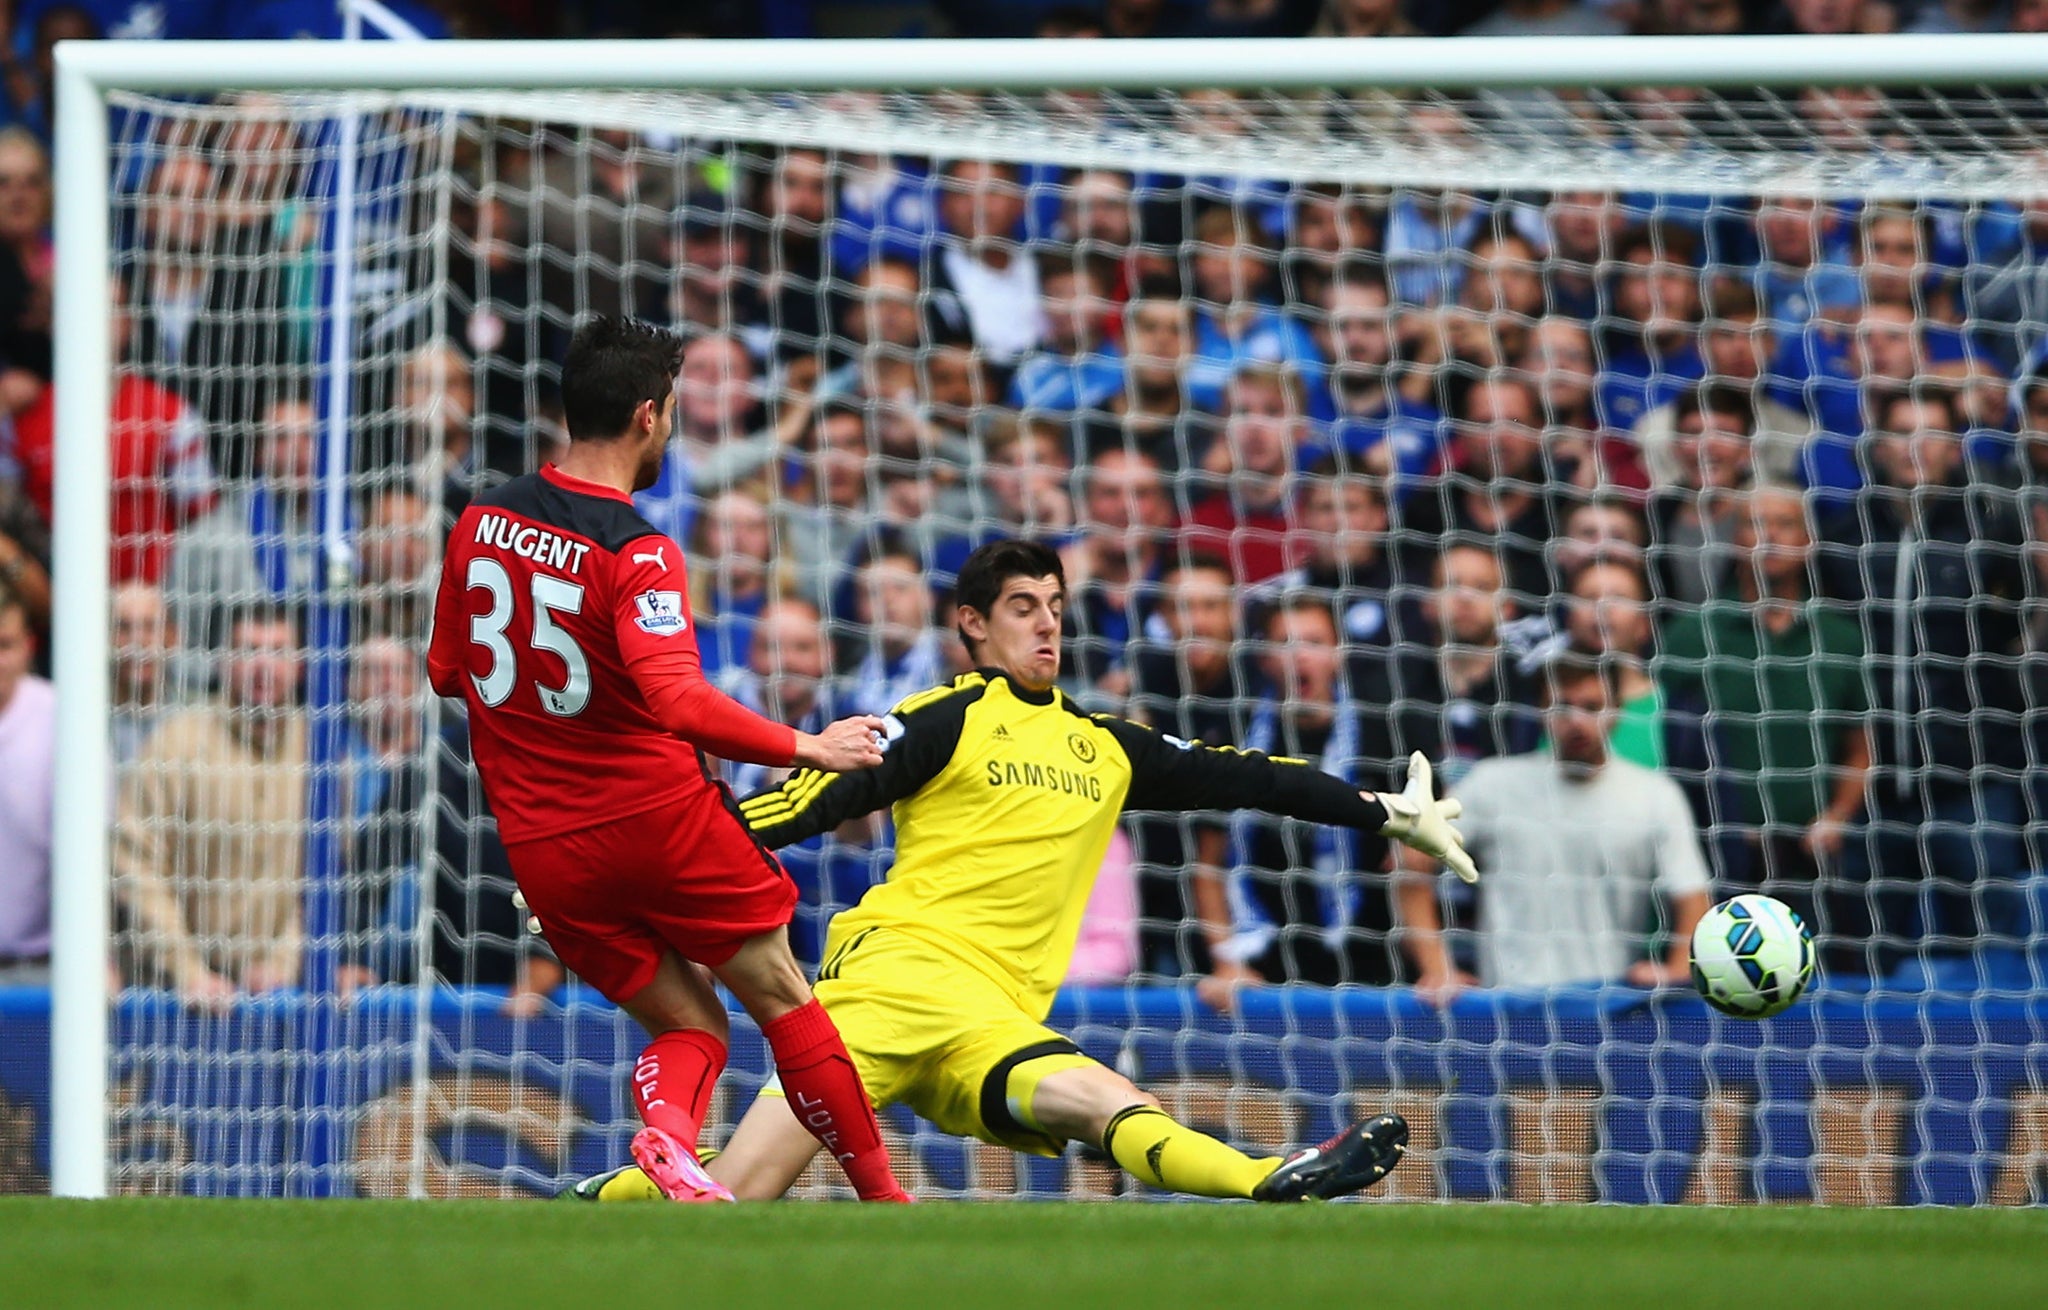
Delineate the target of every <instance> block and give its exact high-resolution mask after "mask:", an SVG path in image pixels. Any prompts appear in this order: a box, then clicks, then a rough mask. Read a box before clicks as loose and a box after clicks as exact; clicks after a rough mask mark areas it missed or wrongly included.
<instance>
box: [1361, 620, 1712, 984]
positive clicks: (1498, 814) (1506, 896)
mask: <svg viewBox="0 0 2048 1310" xmlns="http://www.w3.org/2000/svg"><path fill="white" fill-rule="evenodd" d="M1543 681H1544V687H1545V691H1544V720H1545V725H1546V728H1547V731H1548V734H1549V737H1550V746H1549V748H1548V749H1547V750H1541V751H1536V752H1532V753H1529V754H1524V755H1514V756H1509V757H1505V758H1501V759H1493V760H1485V761H1482V762H1481V763H1479V764H1477V765H1475V766H1474V767H1473V769H1472V771H1471V773H1470V774H1468V775H1467V776H1466V777H1465V778H1463V779H1461V780H1460V781H1458V782H1457V783H1455V784H1453V785H1452V787H1451V792H1452V794H1453V795H1454V796H1455V797H1457V799H1459V800H1460V801H1463V802H1464V806H1465V813H1464V817H1463V819H1462V820H1461V821H1460V824H1461V827H1462V829H1463V831H1464V832H1465V834H1466V840H1467V844H1468V845H1469V846H1471V847H1474V848H1476V849H1477V850H1479V851H1484V852H1486V855H1485V857H1480V856H1478V855H1476V854H1475V856H1474V858H1475V859H1479V858H1484V859H1485V863H1484V864H1482V865H1481V866H1480V867H1481V868H1483V869H1485V870H1486V882H1485V884H1484V886H1483V887H1482V888H1481V889H1480V897H1481V905H1480V916H1479V928H1478V933H1477V950H1478V961H1477V962H1478V971H1477V977H1476V978H1475V977H1474V976H1473V975H1472V974H1471V973H1468V972H1466V971H1465V970H1463V969H1460V968H1459V967H1458V966H1457V965H1456V964H1455V963H1454V962H1453V960H1452V958H1451V956H1450V953H1449V952H1448V950H1447V949H1446V943H1445V940H1444V936H1443V932H1442V925H1443V919H1442V916H1441V914H1440V913H1439V910H1438V904H1437V889H1436V887H1435V886H1434V885H1433V884H1432V881H1431V879H1430V877H1429V875H1430V874H1432V873H1433V872H1434V871H1435V870H1434V865H1433V864H1432V863H1431V862H1430V861H1428V860H1427V859H1412V858H1407V857H1405V856H1404V857H1403V865H1404V867H1405V870H1406V875H1407V876H1405V877H1403V878H1402V879H1401V880H1400V881H1399V884H1398V887H1397V891H1396V896H1397V898H1398V900H1399V905H1400V917H1401V934H1402V944H1403V946H1404V948H1405V949H1406V951H1407V953H1408V957H1409V959H1410V960H1411V961H1412V962H1413V964H1414V967H1415V970H1416V975H1417V976H1416V981H1415V985H1416V989H1417V990H1418V991H1419V992H1421V994H1422V995H1423V996H1424V997H1425V998H1426V999H1428V1000H1430V1001H1433V1002H1435V1003H1438V1004H1442V1003H1444V1002H1446V1001H1448V1000H1450V999H1451V998H1452V997H1454V996H1456V995H1457V994H1458V992H1459V991H1460V990H1462V989H1463V988H1465V987H1468V986H1471V985H1472V984H1473V983H1474V982H1477V983H1479V984H1480V985H1483V986H1487V987H1517V988H1522V987H1557V986H1568V985H1572V984H1586V983H1595V984H1606V983H1615V982H1627V983H1631V984H1634V985H1638V986H1649V987H1663V986H1671V985H1674V984H1681V983H1683V982H1684V981H1685V978H1686V969H1687V962H1688V958H1689V955H1688V952H1689V947H1690V942H1691V938H1692V929H1693V925H1694V924H1696V923H1698V922H1699V919H1700V916H1701V915H1702V914H1704V913H1705V912H1706V909H1707V890H1708V876H1707V866H1706V862H1705V861H1704V860H1703V859H1701V857H1700V848H1699V843H1698V840H1697V838H1696V837H1695V835H1694V831H1693V817H1692V812H1691V811H1690V810H1689V809H1688V808H1687V807H1686V802H1685V796H1684V794H1683V793H1682V792H1681V791H1680V790H1679V788H1678V785H1677V784H1676V783H1674V782H1673V781H1672V780H1671V779H1669V778H1667V777H1664V776H1663V775H1662V774H1659V773H1656V772H1654V771H1652V770H1650V769H1646V768H1644V767H1642V766H1641V765H1639V764H1635V763H1632V762H1630V761H1628V760H1626V759H1622V758H1620V757H1619V756H1617V755H1615V754H1614V753H1613V752H1612V751H1611V750H1610V749H1609V747H1608V735H1609V730H1610V728H1611V725H1612V722H1613V718H1614V714H1615V700H1616V697H1615V690H1614V686H1613V682H1612V678H1611V676H1610V674H1609V673H1608V671H1607V670H1606V669H1604V668H1603V667H1602V665H1601V664H1600V662H1599V661H1598V660H1597V659H1596V658H1593V657H1588V656H1581V655H1577V654H1576V653H1572V652H1567V653H1565V654H1564V655H1561V656H1559V657H1557V658H1555V659H1553V660H1552V661H1551V662H1550V664H1549V666H1548V667H1547V668H1546V670H1545V677H1544V680H1543ZM1651 925H1654V927H1653V926H1651ZM1660 939H1661V941H1662V942H1663V943H1664V944H1663V946H1662V949H1661V950H1659V949H1657V948H1658V945H1659V941H1660Z"/></svg>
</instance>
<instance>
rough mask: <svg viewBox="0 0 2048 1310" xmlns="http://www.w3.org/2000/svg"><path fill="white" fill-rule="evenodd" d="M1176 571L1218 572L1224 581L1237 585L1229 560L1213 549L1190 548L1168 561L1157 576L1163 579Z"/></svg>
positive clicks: (1235, 575)
mask: <svg viewBox="0 0 2048 1310" xmlns="http://www.w3.org/2000/svg"><path fill="white" fill-rule="evenodd" d="M1176 573H1220V574H1222V575H1223V578H1224V580H1225V581H1226V582H1228V583H1230V584H1231V585H1232V586H1236V585H1237V574H1236V573H1235V572H1233V571H1232V570H1231V567H1230V561H1229V560H1227V559H1225V558H1223V557H1222V556H1221V555H1218V554H1217V553H1216V552H1215V551H1213V550H1191V551H1189V552H1188V553H1187V554H1185V555H1183V556H1181V558H1179V559H1177V560H1174V561H1173V562H1171V563H1169V564H1168V565H1167V566H1166V568H1165V570H1164V571H1163V572H1161V573H1160V575H1159V576H1160V577H1161V578H1162V579H1165V578H1170V577H1172V576H1173V575H1174V574H1176Z"/></svg>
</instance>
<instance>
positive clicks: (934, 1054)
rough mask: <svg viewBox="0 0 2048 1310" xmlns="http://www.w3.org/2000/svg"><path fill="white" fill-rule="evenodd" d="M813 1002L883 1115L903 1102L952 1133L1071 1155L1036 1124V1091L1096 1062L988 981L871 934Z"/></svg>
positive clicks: (847, 953)
mask: <svg viewBox="0 0 2048 1310" xmlns="http://www.w3.org/2000/svg"><path fill="white" fill-rule="evenodd" d="M817 994H818V1001H819V1003H820V1004H822V1005H823V1006H824V1007H825V1011H826V1013H828V1014H830V1015H831V1016H832V1022H833V1023H835V1024H837V1025H838V1026H839V1034H840V1036H841V1037H843V1038H844V1039H845V1041H846V1049H847V1051H848V1053H849V1054H851V1055H852V1056H853V1063H854V1066H855V1068H857V1069H858V1070H859V1071H860V1077H861V1082H862V1083H863V1084H865V1085H866V1087H867V1090H868V1099H869V1100H871V1101H873V1102H874V1104H875V1108H876V1109H880V1108H882V1107H883V1106H885V1105H907V1106H909V1107H910V1108H911V1109H912V1110H913V1111H915V1112H916V1113H917V1114H919V1115H921V1116H922V1117H924V1118H926V1119H929V1120H930V1121H931V1122H932V1123H933V1124H935V1125H936V1126H937V1127H938V1128H940V1129H941V1130H943V1131H945V1132H949V1133H953V1134H955V1135H957V1136H961V1137H976V1138H980V1139H981V1140H982V1141H984V1142H993V1143H995V1144H996V1145H998V1146H1006V1147H1008V1148H1010V1149H1011V1150H1013V1151H1023V1152H1026V1153H1028V1154H1031V1155H1047V1156H1056V1155H1058V1154H1059V1153H1060V1151H1061V1150H1062V1149H1063V1148H1064V1146H1065V1142H1063V1141H1062V1140H1060V1139H1058V1138H1055V1137H1051V1136H1048V1135H1047V1134H1046V1133H1045V1132H1044V1131H1043V1130H1041V1129H1040V1128H1039V1127H1038V1126H1037V1124H1036V1123H1035V1122H1033V1121H1032V1119H1031V1117H1030V1104H1031V1095H1032V1093H1033V1092H1034V1091H1035V1090H1036V1089H1037V1086H1038V1083H1039V1082H1040V1081H1041V1080H1043V1079H1044V1078H1045V1077H1047V1076H1048V1075H1050V1074H1054V1073H1057V1072H1059V1071H1060V1070H1062V1069H1074V1068H1081V1067H1084V1066H1087V1065H1091V1064H1094V1063H1095V1061H1093V1060H1091V1059H1089V1058H1088V1057H1087V1056H1085V1055H1083V1054H1081V1051H1080V1048H1079V1047H1077V1046H1075V1045H1074V1044H1073V1042H1071V1041H1069V1040H1067V1038H1065V1037H1063V1036H1061V1035H1060V1034H1059V1033H1056V1032H1054V1031H1053V1030H1052V1029H1050V1028H1048V1027H1046V1026H1045V1025H1044V1024H1042V1023H1040V1022H1039V1021H1038V1020H1036V1019H1034V1018H1032V1017H1031V1016H1030V1015H1028V1014H1026V1013H1025V1012H1024V1011H1023V1010H1022V1009H1020V1008H1019V1007H1018V1005H1017V1003H1016V1002H1015V1001H1014V1000H1012V999H1011V998H1010V996H1009V994H1008V993H1007V992H1005V991H1004V990H1003V989H1002V988H1001V987H1000V986H998V985H997V984H996V983H995V982H994V981H993V980H992V979H990V978H988V977H987V976H985V975H984V974H981V973H979V972H977V971H976V970H974V969H971V968H968V967H967V966H966V965H964V964H961V963H960V962H958V961H955V960H952V959H950V958H948V957H947V956H946V955H945V954H944V953H943V952H940V951H937V950H935V949H933V948H931V947H929V946H926V945H925V944H923V943H922V942H919V941H917V940H915V939H914V938H911V937H906V936H905V935H903V934H902V933H898V932H892V931H890V930H888V929H886V928H873V929H868V930H866V931H864V932H861V933H859V934H857V935H856V936H854V937H853V938H851V939H849V941H848V942H847V943H846V944H845V945H844V946H843V947H842V948H841V949H839V950H836V951H834V952H833V953H832V954H831V956H830V957H828V959H827V960H826V963H825V967H824V969H823V970H821V971H820V973H819V979H818V987H817Z"/></svg>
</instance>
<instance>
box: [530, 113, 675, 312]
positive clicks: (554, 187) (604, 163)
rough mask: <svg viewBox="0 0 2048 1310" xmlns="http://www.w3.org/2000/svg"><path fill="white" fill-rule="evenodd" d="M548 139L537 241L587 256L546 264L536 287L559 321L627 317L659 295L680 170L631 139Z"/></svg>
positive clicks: (590, 134)
mask: <svg viewBox="0 0 2048 1310" xmlns="http://www.w3.org/2000/svg"><path fill="white" fill-rule="evenodd" d="M543 139H544V140H547V144H548V146H549V147H551V148H549V149H547V150H546V151H545V152H544V153H543V154H542V156H541V160H540V164H541V168H540V172H541V179H540V180H541V185H540V186H539V187H537V188H536V190H537V191H538V192H539V197H538V198H539V202H540V214H539V227H540V238H541V240H542V241H543V242H544V243H545V244H546V245H548V246H552V247H553V248H555V249H557V250H575V251H579V252H582V253H583V254H584V255H585V257H584V258H581V259H575V260H544V261H542V263H541V268H540V273H541V286H542V290H543V294H544V295H545V296H546V297H547V302H548V304H549V305H551V306H553V307H554V308H555V309H557V310H559V311H560V312H561V313H563V314H564V315H573V314H578V313H598V314H630V313H633V312H634V311H635V310H637V309H639V308H640V306H641V305H642V304H643V303H645V302H646V301H647V300H648V299H649V298H650V297H652V296H657V295H659V294H660V293H661V290H662V286H663V284H664V283H665V282H666V280H667V274H666V271H665V269H664V267H663V265H662V263H661V262H660V261H661V256H662V254H663V253H664V250H665V248H666V246H667V241H668V230H667V229H668V224H669V215H671V214H673V213H674V212H675V211H676V209H677V208H678V206H679V204H680V202H681V201H682V199H683V197H682V195H681V194H680V193H679V182H680V178H681V176H682V175H681V173H680V171H679V170H678V169H677V168H676V167H675V164H674V162H673V161H672V160H671V159H670V158H669V156H668V155H667V154H666V153H665V152H660V151H657V150H656V149H655V148H654V147H653V146H652V145H650V144H649V143H648V142H646V141H645V140H643V139H642V138H641V137H640V136H638V135H636V134H635V133H632V132H629V131H625V130H623V129H619V128H603V127H601V128H593V129H588V130H587V131H586V132H584V133H579V134H578V136H577V137H576V138H574V139H570V140H563V139H561V138H560V137H554V138H553V139H548V138H543Z"/></svg>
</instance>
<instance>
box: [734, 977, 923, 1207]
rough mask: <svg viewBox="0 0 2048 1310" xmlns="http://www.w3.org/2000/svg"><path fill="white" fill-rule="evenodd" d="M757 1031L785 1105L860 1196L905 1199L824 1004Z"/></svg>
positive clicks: (863, 1091)
mask: <svg viewBox="0 0 2048 1310" xmlns="http://www.w3.org/2000/svg"><path fill="white" fill-rule="evenodd" d="M761 1035H762V1036H763V1037H765V1038H767V1039H768V1049H769V1050H771V1051H773V1052H774V1053H775V1071H776V1073H778V1074H780V1075H781V1076H782V1090H783V1093H784V1094H785V1095H786V1096H788V1097H789V1108H790V1109H792V1110H794V1111H796V1117H797V1121H798V1122H800V1123H801V1124H803V1126H804V1127H805V1128H808V1129H809V1130H810V1133H811V1136H813V1137H815V1138H817V1139H818V1141H819V1142H820V1143H821V1144H823V1146H824V1147H825V1149H826V1150H827V1151H828V1152H830V1153H831V1155H832V1158H833V1159H835V1160H837V1161H838V1162H839V1167H840V1168H841V1169H844V1170H845V1171H846V1177H847V1179H848V1180H849V1181H851V1182H852V1183H853V1190H854V1191H856V1192H858V1193H859V1194H860V1199H861V1200H863V1201H901V1200H908V1199H909V1197H908V1196H906V1195H905V1194H904V1191H903V1189H902V1188H901V1187H899V1186H898V1185H897V1183H896V1175H895V1174H893V1173H891V1172H890V1171H889V1152H888V1149H887V1148H886V1147H884V1146H883V1145H882V1130H881V1129H880V1128H879V1127H877V1126H876V1124H875V1112H874V1108H873V1107H872V1106H870V1105H869V1104H868V1094H867V1089H866V1088H864V1087H862V1086H861V1085H860V1075H859V1074H858V1073H856V1072H855V1071H854V1067H853V1059H852V1057H850V1056H849V1055H847V1053H846V1043H845V1042H842V1041H841V1040H840V1039H839V1029H838V1028H837V1027H835V1026H834V1025H833V1023H832V1019H831V1016H829V1015H827V1014H826V1013H825V1007H824V1006H822V1005H819V1004H818V1003H817V1002H816V1001H811V1002H809V1003H807V1004H805V1005H803V1006H801V1007H799V1008H797V1009H794V1010H791V1011H790V1012H789V1013H788V1014H785V1015H783V1016H782V1017H781V1018H780V1019H777V1020H775V1021H773V1022H772V1023H767V1024H763V1025H762V1027H761Z"/></svg>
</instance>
